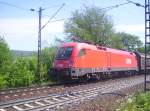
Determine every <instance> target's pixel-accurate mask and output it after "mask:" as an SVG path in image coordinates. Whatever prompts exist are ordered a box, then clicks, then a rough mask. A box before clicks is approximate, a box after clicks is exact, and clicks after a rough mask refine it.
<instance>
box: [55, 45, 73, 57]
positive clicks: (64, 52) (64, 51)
mask: <svg viewBox="0 0 150 111" xmlns="http://www.w3.org/2000/svg"><path fill="white" fill-rule="evenodd" d="M72 51H73V47H61V48H59V49H58V52H57V55H56V59H67V58H69V57H70V56H71V54H72Z"/></svg>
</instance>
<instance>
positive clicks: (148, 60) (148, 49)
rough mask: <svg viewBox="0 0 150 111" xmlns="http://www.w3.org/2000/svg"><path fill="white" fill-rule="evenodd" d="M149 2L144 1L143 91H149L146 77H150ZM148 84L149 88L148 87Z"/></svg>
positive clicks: (147, 0) (149, 0)
mask: <svg viewBox="0 0 150 111" xmlns="http://www.w3.org/2000/svg"><path fill="white" fill-rule="evenodd" d="M149 2H150V0H145V78H144V91H145V92H146V91H148V90H150V81H148V79H147V76H148V75H150V71H149V70H150V56H149V55H150V3H149ZM148 83H149V87H148Z"/></svg>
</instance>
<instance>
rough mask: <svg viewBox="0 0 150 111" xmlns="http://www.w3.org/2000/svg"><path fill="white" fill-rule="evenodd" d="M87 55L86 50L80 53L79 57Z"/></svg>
mask: <svg viewBox="0 0 150 111" xmlns="http://www.w3.org/2000/svg"><path fill="white" fill-rule="evenodd" d="M85 54H86V50H85V49H81V50H80V51H79V53H78V57H81V56H84V55H85Z"/></svg>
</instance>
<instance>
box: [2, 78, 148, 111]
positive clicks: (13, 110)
mask: <svg viewBox="0 0 150 111" xmlns="http://www.w3.org/2000/svg"><path fill="white" fill-rule="evenodd" d="M149 78H150V76H149ZM143 81H144V77H143V76H135V77H130V78H122V79H117V80H112V81H111V82H108V81H106V82H103V84H101V82H99V83H95V84H92V85H90V86H87V85H85V86H87V87H84V89H83V88H78V90H77V89H76V90H72V91H71V90H70V91H66V92H63V93H57V94H49V95H48V96H42V97H38V98H31V99H25V100H19V101H13V102H7V103H1V104H0V111H28V110H30V111H41V110H49V109H50V110H51V109H53V108H56V107H58V106H63V105H67V104H69V103H74V102H77V101H82V100H86V99H90V98H94V97H95V96H97V95H98V94H102V95H103V94H105V93H113V92H115V91H119V90H122V89H125V88H129V87H132V86H136V85H138V84H141V83H143Z"/></svg>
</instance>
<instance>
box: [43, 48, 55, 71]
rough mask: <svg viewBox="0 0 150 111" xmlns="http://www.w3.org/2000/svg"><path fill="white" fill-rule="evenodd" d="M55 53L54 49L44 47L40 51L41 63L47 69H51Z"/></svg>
mask: <svg viewBox="0 0 150 111" xmlns="http://www.w3.org/2000/svg"><path fill="white" fill-rule="evenodd" d="M55 52H56V48H55V47H46V48H44V49H43V50H42V54H41V61H42V63H43V64H46V66H47V69H49V68H52V65H53V61H54V57H55Z"/></svg>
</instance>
